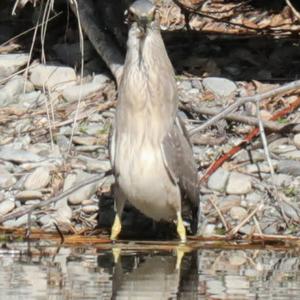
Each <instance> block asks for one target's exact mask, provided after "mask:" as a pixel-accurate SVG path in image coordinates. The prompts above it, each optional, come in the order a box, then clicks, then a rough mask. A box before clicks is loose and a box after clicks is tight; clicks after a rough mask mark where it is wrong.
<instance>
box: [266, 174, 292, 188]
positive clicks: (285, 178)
mask: <svg viewBox="0 0 300 300" xmlns="http://www.w3.org/2000/svg"><path fill="white" fill-rule="evenodd" d="M269 181H270V183H272V182H274V184H275V185H276V186H278V187H282V186H289V185H290V184H291V183H292V181H293V178H292V177H291V176H289V175H287V174H274V176H273V181H272V178H270V180H269Z"/></svg>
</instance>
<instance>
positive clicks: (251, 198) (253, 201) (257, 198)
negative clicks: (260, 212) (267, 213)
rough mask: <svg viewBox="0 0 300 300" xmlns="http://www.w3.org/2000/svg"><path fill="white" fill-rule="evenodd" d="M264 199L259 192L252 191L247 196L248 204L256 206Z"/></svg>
mask: <svg viewBox="0 0 300 300" xmlns="http://www.w3.org/2000/svg"><path fill="white" fill-rule="evenodd" d="M262 199H263V196H262V195H260V194H259V193H258V192H252V193H250V194H248V195H247V196H246V201H247V206H248V207H249V206H256V205H257V204H258V203H259V202H261V201H262Z"/></svg>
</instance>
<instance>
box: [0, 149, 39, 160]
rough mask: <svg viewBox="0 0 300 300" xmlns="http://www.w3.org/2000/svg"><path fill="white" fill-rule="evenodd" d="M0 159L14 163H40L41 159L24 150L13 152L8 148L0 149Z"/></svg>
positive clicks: (13, 150)
mask: <svg viewBox="0 0 300 300" xmlns="http://www.w3.org/2000/svg"><path fill="white" fill-rule="evenodd" d="M0 159H3V160H8V161H12V162H16V163H25V162H40V161H41V160H43V158H42V157H41V156H39V155H36V154H34V153H31V152H27V151H24V150H15V149H13V148H10V147H5V146H3V147H0Z"/></svg>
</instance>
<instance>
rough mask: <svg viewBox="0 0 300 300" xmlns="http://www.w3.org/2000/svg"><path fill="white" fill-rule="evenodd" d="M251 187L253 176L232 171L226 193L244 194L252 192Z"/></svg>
mask: <svg viewBox="0 0 300 300" xmlns="http://www.w3.org/2000/svg"><path fill="white" fill-rule="evenodd" d="M251 189H252V183H251V177H249V176H247V175H244V174H241V173H237V172H232V173H231V174H230V176H229V179H228V183H227V187H226V193H228V194H237V195H242V194H247V193H249V192H251Z"/></svg>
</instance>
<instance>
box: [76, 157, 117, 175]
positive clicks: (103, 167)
mask: <svg viewBox="0 0 300 300" xmlns="http://www.w3.org/2000/svg"><path fill="white" fill-rule="evenodd" d="M78 159H79V160H80V161H83V162H84V163H85V165H86V168H87V170H88V171H91V172H106V171H108V170H110V169H111V163H110V161H109V160H100V159H94V158H90V157H87V156H83V155H79V156H78Z"/></svg>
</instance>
